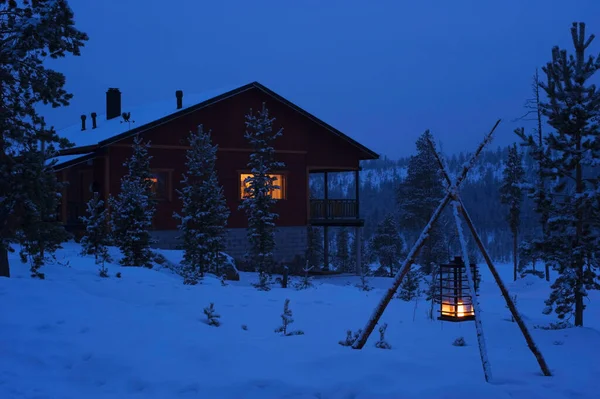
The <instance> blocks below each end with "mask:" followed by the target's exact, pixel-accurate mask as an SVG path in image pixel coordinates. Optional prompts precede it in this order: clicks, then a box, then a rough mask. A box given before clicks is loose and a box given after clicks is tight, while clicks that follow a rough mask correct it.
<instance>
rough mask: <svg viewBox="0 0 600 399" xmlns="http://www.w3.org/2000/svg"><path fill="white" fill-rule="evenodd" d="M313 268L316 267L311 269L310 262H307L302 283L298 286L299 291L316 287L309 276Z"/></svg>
mask: <svg viewBox="0 0 600 399" xmlns="http://www.w3.org/2000/svg"><path fill="white" fill-rule="evenodd" d="M313 267H314V266H310V267H309V266H308V261H306V266H305V267H304V268H303V269H302V271H303V272H304V274H303V275H302V277H301V279H300V281H299V282H298V283H297V284H296V289H297V290H305V289H308V288H311V287H314V284H313V283H312V279H311V278H310V276H309V275H308V272H309V271H311V270H312V269H313Z"/></svg>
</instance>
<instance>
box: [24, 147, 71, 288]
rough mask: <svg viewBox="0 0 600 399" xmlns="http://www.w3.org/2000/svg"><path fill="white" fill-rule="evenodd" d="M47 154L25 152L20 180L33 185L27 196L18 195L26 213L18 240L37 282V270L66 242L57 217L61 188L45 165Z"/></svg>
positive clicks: (66, 235)
mask: <svg viewBox="0 0 600 399" xmlns="http://www.w3.org/2000/svg"><path fill="white" fill-rule="evenodd" d="M46 154H47V153H46V152H45V151H44V150H39V151H36V150H32V151H25V152H24V153H23V156H22V158H21V162H22V164H23V165H25V168H24V174H23V177H24V178H26V179H28V180H30V181H31V182H35V183H36V184H35V185H28V186H26V188H27V192H25V193H21V194H23V195H24V197H25V198H28V204H27V207H28V211H27V212H26V213H25V214H24V215H23V216H22V219H21V220H22V223H23V224H22V225H21V227H20V231H19V233H18V240H19V243H20V244H21V257H22V258H29V260H30V265H31V269H30V271H31V277H38V278H44V274H43V273H41V272H40V271H39V270H40V268H41V267H42V266H43V265H44V263H45V262H46V260H47V257H48V256H52V255H53V254H54V252H55V251H56V250H57V249H59V248H60V247H61V245H60V244H61V243H63V242H64V241H66V240H67V239H68V238H69V234H68V233H67V232H66V231H65V229H64V227H63V226H62V225H61V224H60V223H59V221H58V214H57V209H58V206H59V203H60V195H59V193H58V191H59V190H60V189H61V188H62V184H59V183H58V182H57V179H56V175H55V173H54V171H53V169H52V165H53V163H51V164H50V165H47V164H46Z"/></svg>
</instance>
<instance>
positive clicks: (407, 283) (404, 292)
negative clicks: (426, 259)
mask: <svg viewBox="0 0 600 399" xmlns="http://www.w3.org/2000/svg"><path fill="white" fill-rule="evenodd" d="M422 279H423V274H422V272H421V271H420V270H419V269H417V268H415V267H411V268H410V270H409V271H408V273H406V276H404V279H403V280H402V283H401V284H400V287H399V288H398V295H397V298H399V299H402V300H403V301H406V302H409V301H412V300H413V299H415V298H418V297H419V296H420V295H421V280H422Z"/></svg>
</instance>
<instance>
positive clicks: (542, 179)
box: [516, 68, 551, 281]
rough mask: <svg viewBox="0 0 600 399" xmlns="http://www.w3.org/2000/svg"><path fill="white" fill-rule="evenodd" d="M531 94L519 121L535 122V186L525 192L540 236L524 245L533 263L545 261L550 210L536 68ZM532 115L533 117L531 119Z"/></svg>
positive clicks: (547, 266) (520, 131) (521, 132)
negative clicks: (531, 203)
mask: <svg viewBox="0 0 600 399" xmlns="http://www.w3.org/2000/svg"><path fill="white" fill-rule="evenodd" d="M532 94H533V96H532V97H531V98H530V99H528V100H527V101H526V103H525V108H526V109H527V112H526V113H525V115H524V116H523V117H521V118H520V119H522V120H531V121H535V122H536V127H535V128H534V135H535V136H533V137H532V138H534V142H535V146H533V147H532V148H530V152H529V155H530V156H531V158H532V159H533V160H534V161H535V169H536V176H535V184H533V185H531V186H530V187H529V189H528V190H527V194H528V196H529V197H530V198H532V199H533V202H534V205H535V207H534V209H535V212H536V213H537V214H538V216H539V224H540V228H541V236H540V235H537V236H534V237H532V238H530V239H529V240H528V242H527V243H525V245H526V247H527V251H528V255H530V256H531V258H532V259H533V262H535V259H541V260H542V261H544V260H545V253H544V250H543V242H544V240H545V238H546V229H547V225H548V218H549V215H548V210H549V209H550V206H551V205H550V203H549V201H550V198H549V197H548V195H547V181H546V180H547V177H546V176H545V175H544V173H543V169H544V165H543V159H544V158H545V157H546V156H549V154H548V152H547V151H548V149H547V146H546V145H545V143H544V131H543V121H542V118H543V116H544V115H543V113H542V105H541V104H542V99H541V82H540V78H539V74H538V69H537V68H536V70H535V74H534V75H533V81H532ZM532 115H533V117H531V116H532ZM516 133H517V134H518V135H519V136H520V137H521V138H522V139H524V141H527V138H526V136H525V130H524V129H523V128H520V129H517V130H516ZM544 263H545V275H546V281H550V262H546V261H544Z"/></svg>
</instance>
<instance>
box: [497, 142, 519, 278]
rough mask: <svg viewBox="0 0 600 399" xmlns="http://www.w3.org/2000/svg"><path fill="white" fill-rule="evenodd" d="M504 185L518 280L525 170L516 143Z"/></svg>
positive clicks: (514, 264)
mask: <svg viewBox="0 0 600 399" xmlns="http://www.w3.org/2000/svg"><path fill="white" fill-rule="evenodd" d="M502 175H503V178H502V185H501V186H500V200H501V202H502V203H503V204H505V205H508V215H507V216H506V220H507V222H508V225H509V227H510V231H511V233H512V235H513V280H514V281H516V280H517V269H518V252H519V251H518V247H519V245H518V244H519V225H520V224H521V202H522V201H523V189H522V188H521V184H523V183H524V182H525V180H524V177H525V170H524V169H523V160H522V156H521V154H520V153H519V151H518V150H517V145H516V144H514V145H513V146H512V147H510V148H509V150H508V160H507V161H506V167H505V168H504V171H503V174H502Z"/></svg>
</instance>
